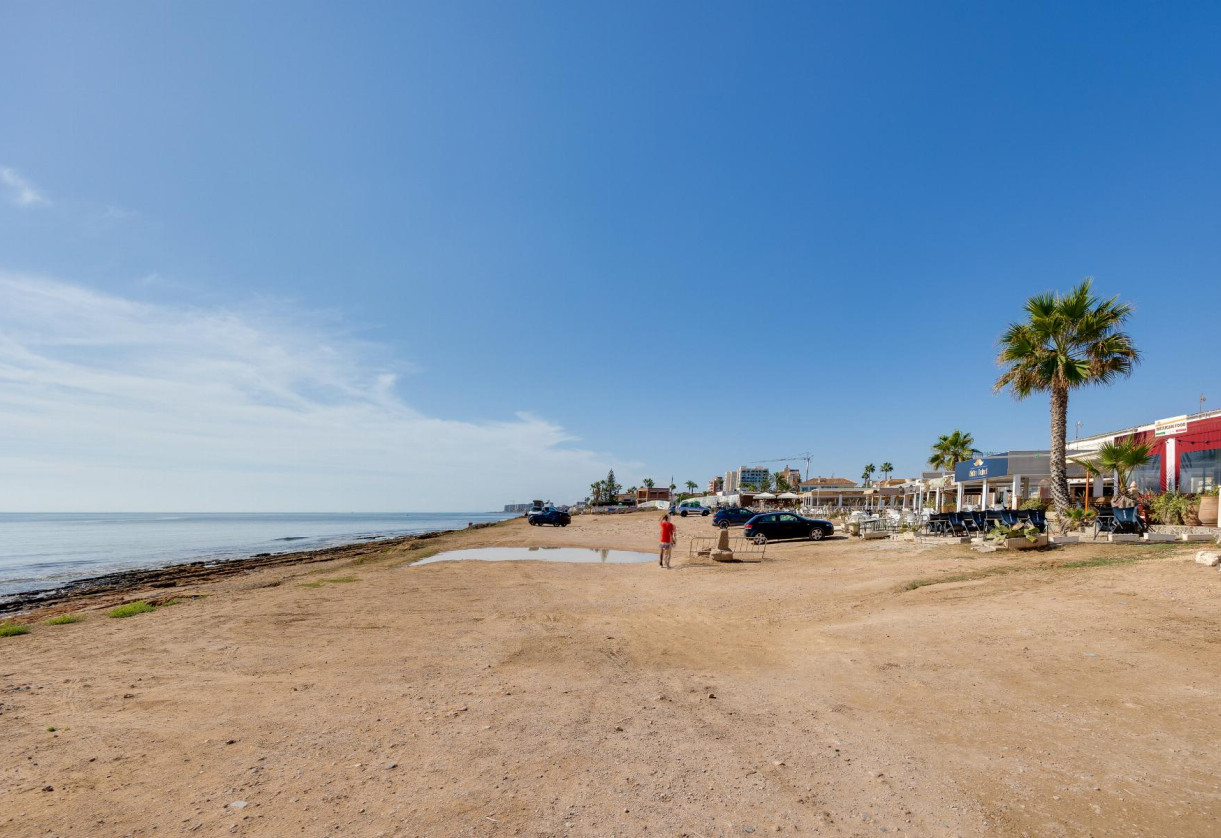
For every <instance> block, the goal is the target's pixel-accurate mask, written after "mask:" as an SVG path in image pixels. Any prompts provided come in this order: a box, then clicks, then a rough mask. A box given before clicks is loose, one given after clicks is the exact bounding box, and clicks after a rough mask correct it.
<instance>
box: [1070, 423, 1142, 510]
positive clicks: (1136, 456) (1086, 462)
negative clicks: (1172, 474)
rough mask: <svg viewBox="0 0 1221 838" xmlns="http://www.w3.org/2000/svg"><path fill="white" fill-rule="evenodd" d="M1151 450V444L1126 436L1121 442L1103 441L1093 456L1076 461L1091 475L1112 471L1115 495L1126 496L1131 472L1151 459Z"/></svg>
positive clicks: (1100, 474)
mask: <svg viewBox="0 0 1221 838" xmlns="http://www.w3.org/2000/svg"><path fill="white" fill-rule="evenodd" d="M1152 452H1153V446H1152V445H1149V444H1148V443H1144V442H1137V441H1136V440H1135V439H1134V438H1133V437H1128V438H1127V439H1125V440H1124V441H1123V442H1106V443H1103V444H1102V445H1100V446H1099V447H1098V450H1097V451H1095V452H1094V456H1092V457H1090V458H1088V459H1087V458H1081V459H1078V460H1077V462H1078V463H1080V464H1081V465H1082V466H1084V467H1085V470H1086V471H1088V472H1089V473H1090V474H1091V475H1097V476H1102V475H1105V474H1107V473H1108V472H1111V473H1114V475H1115V497H1116V498H1126V497H1130V496H1129V494H1128V480H1129V479H1130V478H1131V477H1132V472H1134V471H1136V469H1138V468H1140V467H1141V466H1143V465H1144V464H1145V463H1147V462H1149V460H1151V459H1152V456H1151V455H1152ZM1133 500H1135V498H1133Z"/></svg>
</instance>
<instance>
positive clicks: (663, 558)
mask: <svg viewBox="0 0 1221 838" xmlns="http://www.w3.org/2000/svg"><path fill="white" fill-rule="evenodd" d="M677 540H678V536H677V535H676V534H675V532H674V525H673V524H672V523H670V513H669V512H667V513H666V514H665V515H662V516H661V554H660V555H659V556H658V557H657V564H658V566H659V567H665V568H669V567H670V553H671V552H672V551H673V550H674V542H675V541H677Z"/></svg>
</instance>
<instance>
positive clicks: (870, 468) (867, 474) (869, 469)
mask: <svg viewBox="0 0 1221 838" xmlns="http://www.w3.org/2000/svg"><path fill="white" fill-rule="evenodd" d="M875 471H877V467H876V466H874V464H873V463H870V464H869V465H867V466H865V470H864V471H863V472H861V480H863V481H865V485H866V486H868V485H870V483H872V481H871V480H870V478H871V477H873V473H874V472H875Z"/></svg>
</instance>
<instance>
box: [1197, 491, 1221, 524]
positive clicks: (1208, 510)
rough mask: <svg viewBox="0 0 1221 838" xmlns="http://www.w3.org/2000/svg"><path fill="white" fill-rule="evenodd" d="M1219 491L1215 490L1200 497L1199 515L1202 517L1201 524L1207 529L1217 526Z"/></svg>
mask: <svg viewBox="0 0 1221 838" xmlns="http://www.w3.org/2000/svg"><path fill="white" fill-rule="evenodd" d="M1218 491H1219V490H1218V489H1217V488H1216V487H1214V488H1213V489H1211V490H1209V491H1207V492H1205V493H1204V494H1202V495H1200V511H1199V513H1197V514H1198V515H1199V516H1200V524H1201V525H1202V526H1205V527H1215V526H1217V494H1218Z"/></svg>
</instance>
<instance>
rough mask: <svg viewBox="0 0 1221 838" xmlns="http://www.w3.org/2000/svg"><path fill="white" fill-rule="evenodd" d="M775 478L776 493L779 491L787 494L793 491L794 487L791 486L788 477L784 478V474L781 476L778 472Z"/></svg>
mask: <svg viewBox="0 0 1221 838" xmlns="http://www.w3.org/2000/svg"><path fill="white" fill-rule="evenodd" d="M773 478H774V479H775V481H776V491H777V492H787V491H789V490H790V489H792V488H793V487H792V486H791V485H790V484H789V480H788V478H787V477H785V476H784V475H783V474H781V473H780V472H776V473H775V474H774V475H773Z"/></svg>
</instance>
